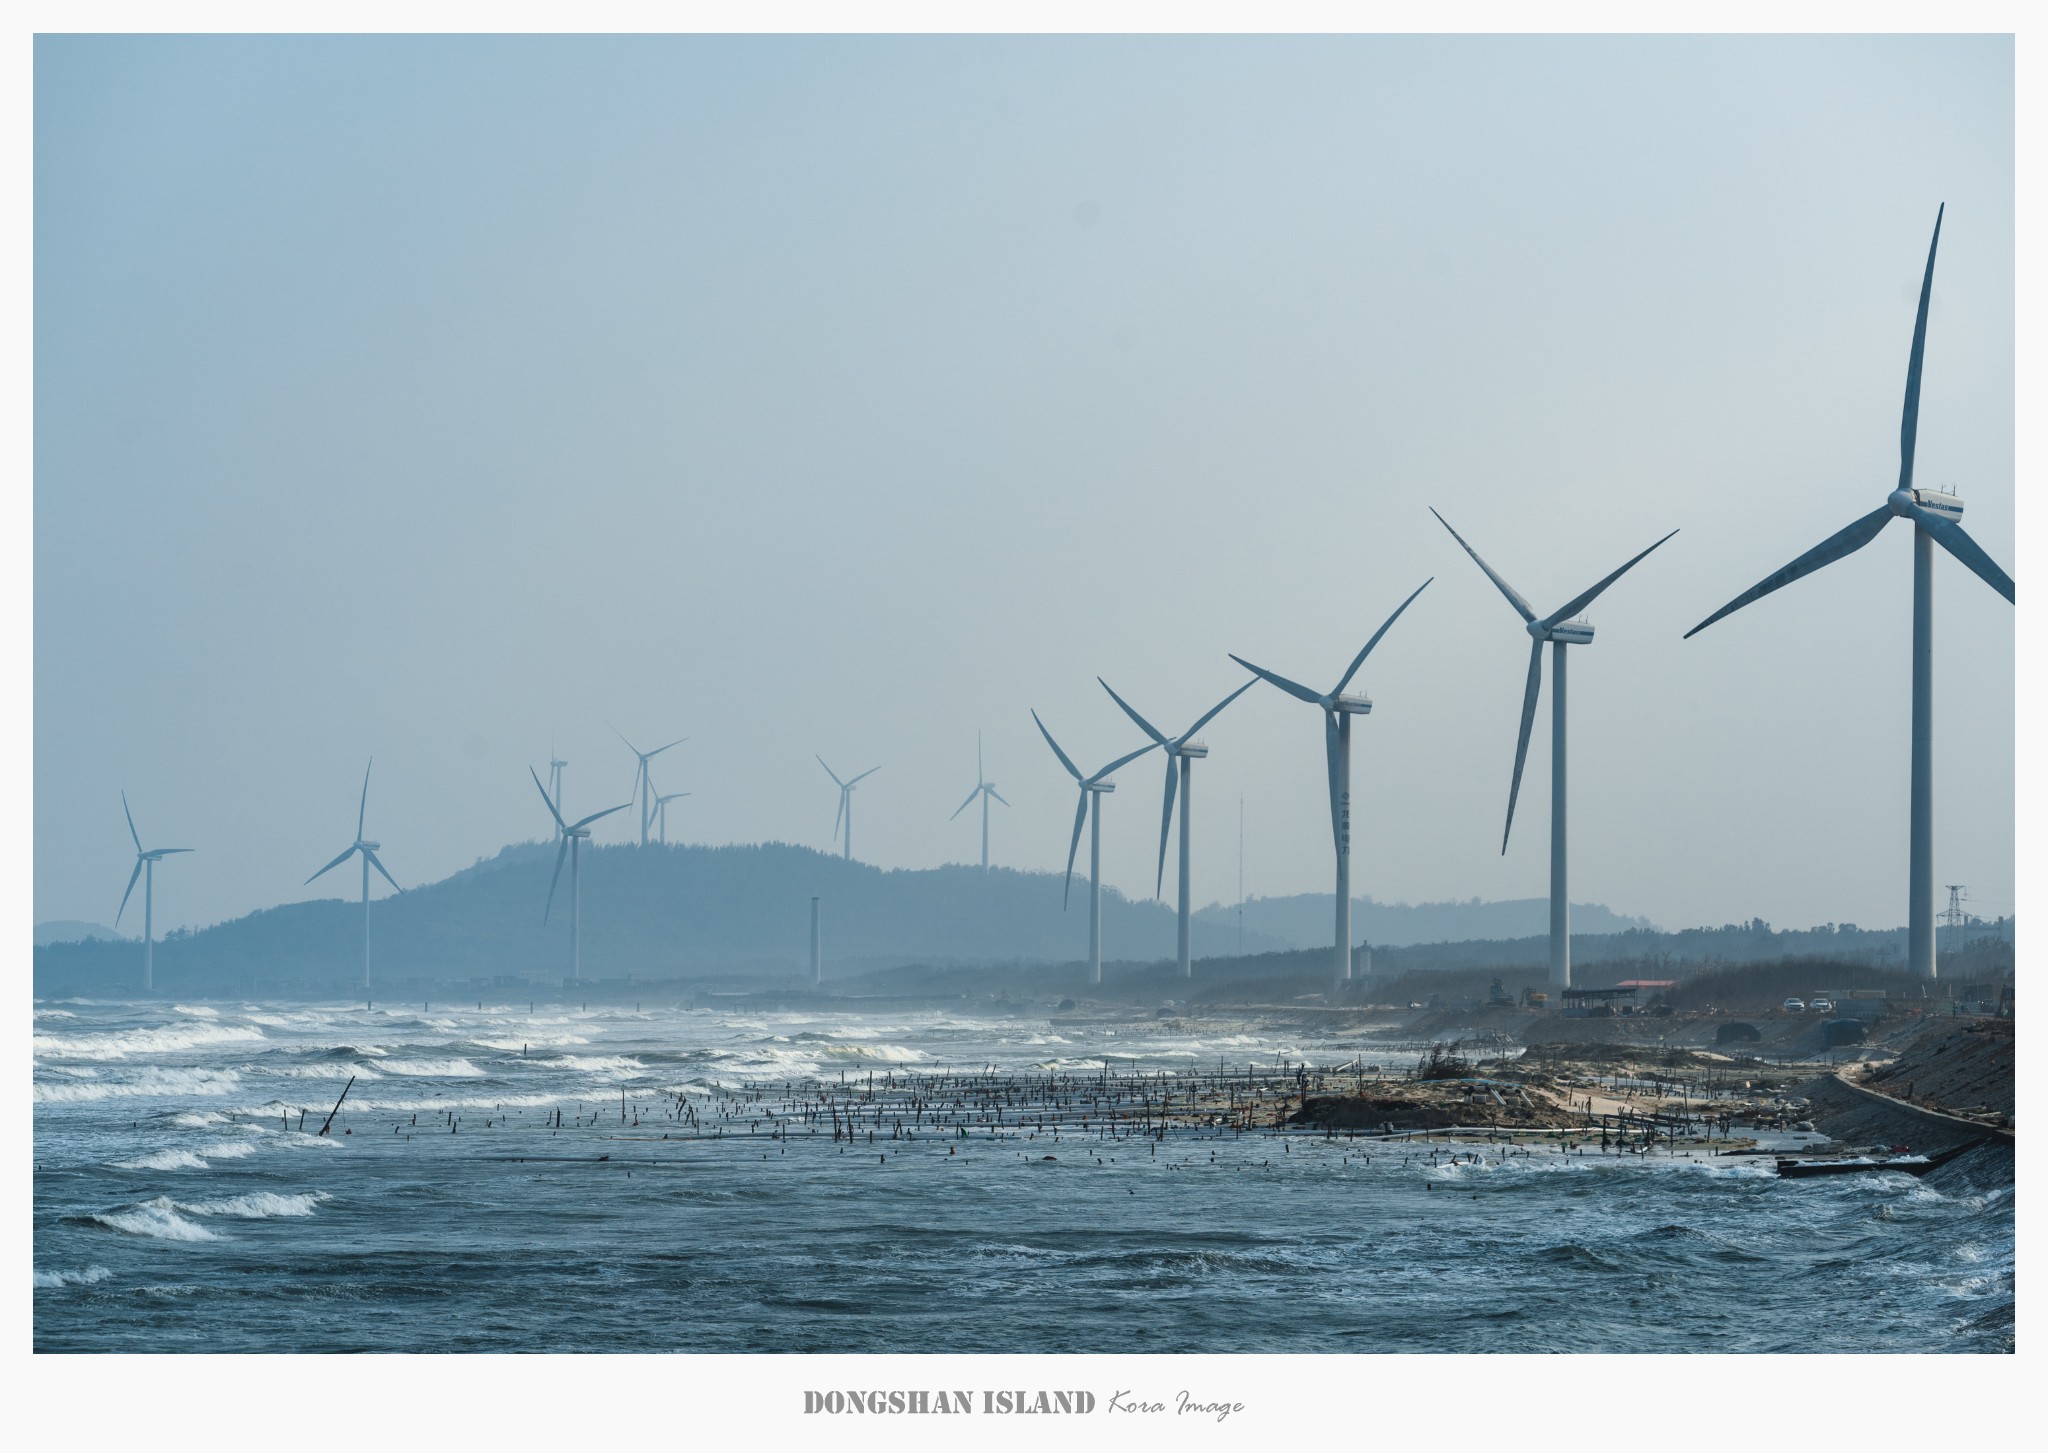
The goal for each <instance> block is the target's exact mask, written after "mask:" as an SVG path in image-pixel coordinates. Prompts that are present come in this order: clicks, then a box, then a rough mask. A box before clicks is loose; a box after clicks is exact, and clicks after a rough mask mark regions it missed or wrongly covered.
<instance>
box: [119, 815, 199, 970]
mask: <svg viewBox="0 0 2048 1453" xmlns="http://www.w3.org/2000/svg"><path fill="white" fill-rule="evenodd" d="M121 815H122V816H123V817H125V818H127V819H128V836H129V837H130V838H132V839H134V842H135V871H134V872H132V873H130V874H129V875H128V891H127V892H125V893H123V894H122V895H121V906H120V907H119V908H117V909H115V910H114V926H115V927H116V928H119V927H120V926H121V915H122V914H123V913H126V912H127V911H128V896H129V894H131V893H133V892H134V891H135V880H136V879H137V878H138V877H139V878H141V879H142V989H143V992H144V993H150V992H152V991H154V990H155V988H156V865H157V860H158V859H159V858H167V857H169V856H170V855H171V854H172V853H189V852H191V851H192V849H190V848H145V847H144V846H143V845H142V836H141V834H139V833H137V832H136V831H135V814H134V813H132V812H130V811H129V810H128V794H127V793H126V792H123V793H122V794H121Z"/></svg>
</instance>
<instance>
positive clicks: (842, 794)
mask: <svg viewBox="0 0 2048 1453" xmlns="http://www.w3.org/2000/svg"><path fill="white" fill-rule="evenodd" d="M845 814H846V789H845V788H844V787H841V788H840V789H839V807H838V809H837V810H836V811H834V812H833V814H832V841H833V842H835V843H836V842H838V841H839V819H840V818H841V817H843V816H845Z"/></svg>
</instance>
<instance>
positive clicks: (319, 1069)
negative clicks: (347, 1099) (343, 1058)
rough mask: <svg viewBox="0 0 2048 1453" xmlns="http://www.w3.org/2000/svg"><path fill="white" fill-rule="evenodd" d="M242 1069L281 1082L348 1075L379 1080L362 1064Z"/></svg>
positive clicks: (374, 1073)
mask: <svg viewBox="0 0 2048 1453" xmlns="http://www.w3.org/2000/svg"><path fill="white" fill-rule="evenodd" d="M242 1069H243V1071H244V1072H245V1073H248V1074H252V1075H272V1076H275V1077H276V1078H278V1079H281V1080H330V1081H331V1080H336V1079H342V1080H345V1079H346V1078H347V1077H348V1076H350V1075H354V1076H355V1077H356V1078H357V1079H362V1080H374V1079H378V1078H380V1076H379V1075H378V1073H377V1071H375V1070H373V1069H371V1068H370V1067H369V1066H368V1065H363V1064H352V1065H347V1066H340V1065H283V1064H278V1065H272V1064H246V1065H243V1066H242Z"/></svg>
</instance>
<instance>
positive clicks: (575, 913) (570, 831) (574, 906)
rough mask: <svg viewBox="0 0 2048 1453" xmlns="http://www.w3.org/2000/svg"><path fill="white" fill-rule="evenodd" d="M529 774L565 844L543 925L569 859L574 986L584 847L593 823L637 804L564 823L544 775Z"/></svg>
mask: <svg viewBox="0 0 2048 1453" xmlns="http://www.w3.org/2000/svg"><path fill="white" fill-rule="evenodd" d="M526 771H527V775H528V776H530V777H532V778H533V785H534V787H535V788H536V789H537V790H538V791H539V792H540V800H541V801H543V802H545V803H546V804H547V805H548V816H550V817H552V818H553V819H554V820H555V826H556V828H558V829H559V830H560V832H561V842H562V845H561V846H560V847H559V848H557V849H556V850H555V875H554V876H553V877H552V878H550V879H548V904H547V907H546V908H544V909H542V910H541V915H540V921H541V922H542V923H546V922H547V921H548V916H549V915H550V914H552V913H553V912H554V911H555V888H556V886H557V885H558V884H560V882H561V881H562V859H563V858H564V857H565V856H566V857H567V858H568V859H569V978H570V980H571V981H572V982H574V981H580V980H581V979H582V977H583V844H584V842H585V840H586V839H588V838H589V836H590V825H591V824H592V823H593V822H596V821H597V820H598V819H599V818H600V817H610V816H611V815H612V814H613V813H615V812H624V811H625V810H626V809H627V808H629V807H631V806H632V805H633V804H632V803H631V802H621V803H620V804H619V805H618V806H617V807H607V808H605V809H604V811H602V812H593V813H591V814H590V816H588V817H585V818H579V819H578V820H577V821H575V822H564V821H563V820H562V814H561V811H560V810H559V809H558V808H557V807H556V806H555V800H554V799H553V798H552V797H550V796H548V789H547V788H545V787H542V786H541V785H540V773H538V772H536V771H534V770H533V769H532V768H531V767H528V768H527V769H526Z"/></svg>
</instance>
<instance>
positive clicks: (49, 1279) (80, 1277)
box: [35, 1266, 113, 1287]
mask: <svg viewBox="0 0 2048 1453" xmlns="http://www.w3.org/2000/svg"><path fill="white" fill-rule="evenodd" d="M112 1275H113V1273H112V1272H111V1271H108V1270H107V1269H106V1268H105V1267H104V1266H88V1267H86V1268H85V1269H84V1270H83V1271H42V1270H40V1269H38V1270H37V1272H36V1282H35V1284H36V1285H37V1286H38V1287H89V1286H92V1285H93V1284H94V1283H96V1282H103V1281H105V1280H106V1279H107V1278H108V1277H110V1276H112Z"/></svg>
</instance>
